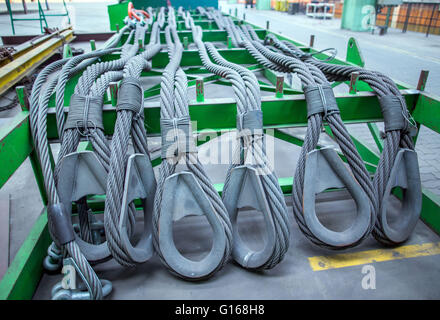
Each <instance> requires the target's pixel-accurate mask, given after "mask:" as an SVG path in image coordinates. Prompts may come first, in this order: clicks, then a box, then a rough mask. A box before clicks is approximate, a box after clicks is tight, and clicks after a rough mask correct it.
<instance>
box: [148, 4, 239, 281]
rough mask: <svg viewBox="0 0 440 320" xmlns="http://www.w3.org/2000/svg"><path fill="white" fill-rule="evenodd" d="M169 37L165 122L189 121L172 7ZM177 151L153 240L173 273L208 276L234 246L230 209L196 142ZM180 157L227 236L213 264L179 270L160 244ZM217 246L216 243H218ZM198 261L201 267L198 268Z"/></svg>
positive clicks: (169, 164) (163, 171)
mask: <svg viewBox="0 0 440 320" xmlns="http://www.w3.org/2000/svg"><path fill="white" fill-rule="evenodd" d="M165 37H166V42H167V47H168V56H169V59H170V62H169V63H168V65H167V66H166V68H165V70H164V72H163V75H162V81H161V90H160V103H161V121H162V122H166V121H168V122H169V121H173V123H177V122H179V121H182V120H183V121H184V122H185V123H187V124H189V121H190V118H189V109H188V97H187V78H186V75H185V73H184V72H183V70H182V69H181V68H180V66H179V65H180V61H181V58H182V52H183V47H182V44H181V42H180V40H179V37H178V34H177V30H176V22H175V17H174V12H173V10H169V12H168V26H167V27H166V28H165ZM189 128H190V125H189ZM162 130H164V128H162ZM188 131H189V132H187V134H188V139H193V138H192V132H191V131H190V130H188ZM189 143H191V141H189ZM164 148H166V146H165V145H163V144H162V149H163V152H164V151H167V150H165V149H164ZM189 149H191V150H189ZM176 151H177V153H178V154H177V155H175V156H173V157H172V158H164V159H163V160H162V163H161V166H160V169H159V178H158V185H157V190H156V196H155V201H154V214H153V230H154V231H155V232H154V233H153V235H154V236H153V243H154V245H155V248H156V252H157V253H158V255H159V257H160V258H161V261H162V262H163V264H164V265H165V266H166V267H167V268H168V269H169V270H170V271H171V272H172V273H174V274H175V275H177V276H179V277H181V278H183V279H185V280H202V279H207V278H209V277H211V276H212V275H213V274H214V273H216V272H217V271H219V270H220V269H221V268H222V267H223V266H224V265H225V264H226V263H227V262H228V259H229V257H230V254H231V249H232V226H231V223H230V221H229V217H228V214H227V211H226V208H225V206H224V204H223V202H222V200H221V198H220V196H219V194H218V192H217V191H216V190H215V188H214V187H213V184H212V182H211V180H210V179H209V177H208V176H207V175H206V173H205V171H204V168H203V166H202V164H201V163H200V161H199V159H198V156H197V149H196V147H195V145H194V147H193V148H191V147H188V148H187V150H176ZM179 160H182V161H184V162H185V164H186V167H187V169H188V171H185V172H190V173H192V174H193V176H194V178H195V179H196V181H197V183H198V184H199V186H200V187H201V190H202V192H203V193H204V196H205V197H206V199H207V200H208V201H209V204H210V207H211V209H212V210H213V211H212V212H213V217H211V218H214V221H212V220H209V218H208V221H210V224H211V227H212V228H214V227H215V226H216V229H217V228H220V230H219V233H220V234H222V235H223V237H224V238H225V243H224V247H221V248H220V250H222V251H221V253H220V254H219V256H220V258H219V257H218V256H215V258H216V259H215V260H214V261H212V262H211V263H210V264H209V266H206V265H205V266H204V265H201V263H204V260H202V261H200V263H198V262H195V261H191V260H190V261H191V262H190V264H189V267H187V268H183V267H182V268H179V269H178V270H177V268H175V266H174V267H173V266H172V265H170V261H169V258H168V259H167V257H166V256H165V255H164V253H165V252H164V251H163V250H164V248H162V246H161V245H160V243H161V242H160V229H159V225H160V219H161V215H162V214H163V212H162V211H161V204H162V200H163V193H164V192H165V189H164V185H165V182H166V179H167V178H168V177H170V176H171V175H173V174H174V172H175V170H176V166H177V163H178V162H179ZM214 242H215V240H214ZM213 245H215V243H214V244H213ZM211 252H212V250H211ZM209 256H210V255H208V257H209ZM218 258H219V259H218ZM217 259H218V260H217ZM183 261H188V259H186V258H184V257H183ZM197 264H198V265H200V266H199V267H195V265H197ZM194 268H195V269H194ZM196 269H197V271H196Z"/></svg>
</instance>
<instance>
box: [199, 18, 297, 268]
mask: <svg viewBox="0 0 440 320" xmlns="http://www.w3.org/2000/svg"><path fill="white" fill-rule="evenodd" d="M191 22H192V30H193V39H194V41H195V42H196V44H197V47H198V48H199V55H200V58H201V60H202V63H203V65H204V67H205V68H206V69H207V70H208V71H210V72H213V73H215V74H217V75H220V76H222V77H225V78H226V79H228V80H229V81H231V83H232V87H233V89H234V93H235V95H236V101H237V114H238V117H239V118H243V117H244V115H245V114H246V113H248V112H250V111H251V112H252V111H261V96H260V90H259V86H258V80H257V79H256V77H255V75H254V74H253V73H252V72H251V71H249V70H248V69H246V68H244V67H242V66H239V65H237V64H234V63H230V62H228V61H226V60H225V59H224V58H223V57H221V56H220V54H219V53H218V52H217V50H216V48H215V47H214V45H213V44H211V43H206V44H205V43H203V42H202V41H201V35H202V32H201V29H200V28H199V27H196V26H195V25H194V22H193V21H191ZM208 53H209V55H211V57H212V58H213V60H214V61H215V63H216V64H214V63H212V62H211V60H210V58H209V55H208ZM237 76H238V77H237ZM243 89H244V90H243ZM243 93H244V94H243ZM237 129H238V130H239V135H241V133H242V132H241V129H240V128H237ZM245 131H246V130H244V131H243V132H245ZM246 163H250V164H251V165H252V167H254V168H257V169H258V171H259V177H260V178H261V183H262V187H263V190H264V194H265V195H264V197H265V198H266V201H267V203H268V206H269V207H268V209H269V212H266V213H263V214H265V215H268V216H267V217H266V218H267V219H269V220H270V221H271V223H273V225H274V229H275V232H274V233H275V240H274V244H273V247H272V248H271V249H272V250H271V252H269V254H267V256H264V259H262V260H260V261H258V263H257V264H255V265H247V263H248V262H249V260H250V259H251V255H252V254H251V252H252V251H248V252H247V253H246V258H245V259H244V261H241V264H242V266H243V267H246V268H249V269H255V270H260V269H270V268H273V267H274V266H275V265H277V264H278V263H279V262H281V261H282V259H283V258H284V255H285V253H286V252H287V250H288V247H289V241H290V229H289V217H288V213H287V207H286V204H285V200H284V195H283V193H282V191H281V188H280V186H279V184H278V179H277V178H276V175H275V174H274V172H273V168H272V167H271V164H270V162H269V161H268V159H267V157H266V150H265V143H264V135H263V132H262V128H261V132H258V130H255V131H254V134H251V135H243V136H242V137H240V139H239V144H237V145H236V147H235V150H234V159H233V162H232V164H231V166H230V167H229V169H228V172H227V176H226V180H225V184H224V189H223V199H225V197H224V195H225V194H228V189H229V188H230V183H231V182H230V179H231V173H232V170H233V169H234V168H236V167H238V166H239V165H243V164H246ZM262 196H263V195H262ZM255 256H256V255H255ZM239 260H240V259H239Z"/></svg>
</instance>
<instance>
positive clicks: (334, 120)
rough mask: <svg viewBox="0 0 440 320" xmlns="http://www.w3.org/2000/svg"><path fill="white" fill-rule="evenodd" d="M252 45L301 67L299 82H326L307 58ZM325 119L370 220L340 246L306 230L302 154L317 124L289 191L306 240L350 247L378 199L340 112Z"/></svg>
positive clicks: (274, 58)
mask: <svg viewBox="0 0 440 320" xmlns="http://www.w3.org/2000/svg"><path fill="white" fill-rule="evenodd" d="M272 41H273V42H275V43H279V42H277V40H275V41H274V40H273V39H272ZM256 47H257V48H258V50H259V51H260V52H262V54H263V55H265V56H266V57H267V58H268V59H270V60H272V61H274V62H276V63H280V64H283V65H285V66H288V67H289V68H291V71H292V72H297V70H301V71H300V73H298V72H297V74H298V76H299V78H300V80H301V81H302V83H303V85H313V84H326V85H328V82H327V80H326V79H325V76H324V75H323V74H322V72H321V71H320V70H319V69H318V68H317V67H316V66H314V65H312V64H310V63H307V62H308V60H306V61H307V62H306V63H302V62H300V61H299V60H298V59H297V58H295V56H293V55H292V56H290V57H287V56H283V55H282V54H279V53H275V52H272V51H270V50H268V49H265V47H264V46H263V45H262V44H256ZM278 47H279V48H283V46H282V45H278ZM307 74H309V76H307ZM310 77H311V78H310ZM310 79H312V81H313V82H312V83H310V82H308V81H310ZM306 81H307V82H308V83H307V82H306ZM318 117H319V116H318ZM315 118H316V116H315V117H314V119H313V121H309V122H308V125H311V126H314V125H315V123H316V122H317V119H315ZM326 120H327V122H328V124H329V126H330V129H331V130H332V132H333V134H334V136H335V139H336V141H337V143H338V144H339V145H340V147H341V150H342V152H343V154H344V155H345V156H346V158H347V162H348V164H349V166H350V168H351V170H352V172H353V175H354V177H355V179H356V180H357V181H358V182H359V183H360V185H361V187H362V188H363V190H364V191H365V192H366V194H367V196H368V198H369V200H370V203H371V206H372V216H371V219H370V221H371V223H370V226H369V228H368V229H367V231H366V232H365V233H364V234H363V236H362V237H361V238H360V239H358V240H357V241H355V242H354V243H351V244H349V245H346V246H341V247H335V246H329V245H328V244H326V243H324V242H322V241H320V240H319V239H317V238H316V237H315V236H314V235H313V234H312V233H311V232H310V230H308V228H307V226H306V224H305V221H304V219H303V216H302V195H303V181H304V174H305V157H306V154H307V153H308V152H310V151H311V150H313V149H315V148H316V145H317V141H318V140H317V139H319V132H320V130H319V128H320V127H317V128H314V129H312V130H307V133H306V137H305V142H306V140H309V141H308V143H307V144H306V143H304V145H303V149H302V150H304V152H303V151H302V152H301V154H300V159H299V161H298V165H297V169H296V172H295V179H294V184H296V185H297V187H296V188H294V189H295V190H296V191H297V193H293V202H294V213H295V218H296V220H297V222H298V224H299V226H300V229H301V231H303V232H304V234H305V235H306V236H307V237H308V238H309V239H310V240H312V242H313V243H315V244H318V245H320V246H323V247H327V248H333V249H344V248H347V247H352V246H355V245H357V244H358V243H360V242H361V241H362V240H363V239H365V238H366V237H367V236H368V235H369V234H370V233H371V230H372V228H373V226H374V221H375V219H374V217H375V216H376V212H377V210H378V202H377V196H376V194H375V190H374V187H373V185H372V183H371V180H370V178H369V174H368V171H367V170H366V168H365V165H364V163H363V161H362V159H361V157H360V155H359V153H358V151H357V149H356V147H355V146H354V144H353V142H352V141H351V139H350V136H349V134H348V132H347V130H346V128H345V127H344V125H343V122H342V120H341V119H340V116H339V115H338V114H337V113H335V114H331V115H329V116H327V118H326ZM318 122H319V123H320V124H322V119H319V121H318ZM309 137H310V138H309ZM310 142H313V143H310Z"/></svg>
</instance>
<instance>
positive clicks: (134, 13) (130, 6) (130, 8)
mask: <svg viewBox="0 0 440 320" xmlns="http://www.w3.org/2000/svg"><path fill="white" fill-rule="evenodd" d="M137 13H142V14H143V15H144V16H145V17H146V18H147V19H148V18H149V17H150V15H149V14H148V13H147V12H145V11H144V10H138V9H135V8H134V6H133V3H132V2H129V3H128V17H129V18H130V19H132V18H135V19H136V20H138V21H140V20H141V18H140V17H139V16H138V15H137Z"/></svg>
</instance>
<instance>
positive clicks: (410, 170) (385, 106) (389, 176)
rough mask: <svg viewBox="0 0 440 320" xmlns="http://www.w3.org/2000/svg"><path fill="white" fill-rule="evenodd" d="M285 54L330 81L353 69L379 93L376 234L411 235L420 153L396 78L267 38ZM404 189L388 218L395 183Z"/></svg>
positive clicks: (385, 237)
mask: <svg viewBox="0 0 440 320" xmlns="http://www.w3.org/2000/svg"><path fill="white" fill-rule="evenodd" d="M266 40H268V41H270V42H271V43H273V45H274V46H275V47H276V48H278V49H279V50H281V51H282V52H283V53H284V54H286V55H289V56H294V57H298V58H300V59H302V60H304V61H305V62H307V63H309V64H311V65H313V66H316V67H317V68H318V69H319V70H321V71H322V72H323V73H324V74H325V76H326V77H327V79H328V80H329V81H347V80H349V79H350V75H351V74H352V73H353V72H358V73H359V80H362V81H364V82H366V83H367V84H368V85H369V86H370V87H371V88H372V89H373V91H374V92H375V94H376V95H377V96H378V99H379V104H380V106H381V109H382V114H383V117H384V129H385V130H384V131H385V132H384V134H383V139H384V143H383V151H382V154H381V157H380V160H379V163H378V166H377V170H376V172H375V175H374V179H373V184H374V187H375V191H376V195H377V197H378V203H379V211H378V215H377V221H376V225H375V228H374V230H373V236H374V237H375V238H376V239H377V240H378V241H380V242H381V243H383V244H385V245H398V244H399V243H402V242H404V241H406V240H407V239H408V237H409V236H410V235H411V233H412V231H413V230H414V228H415V226H416V224H417V221H418V219H419V216H420V211H421V205H422V193H421V182H420V173H419V169H418V161H417V154H416V152H415V151H414V143H413V139H412V135H413V134H415V132H416V130H417V129H416V126H415V123H414V120H413V119H412V116H411V114H410V113H409V111H408V109H407V106H406V102H405V99H404V97H403V96H402V94H401V93H400V91H399V89H398V88H397V86H396V84H395V83H394V81H392V80H391V79H390V78H389V77H387V76H385V75H384V74H382V73H379V72H375V71H369V70H366V69H363V68H360V67H356V66H345V65H335V64H329V63H325V62H323V61H320V60H317V59H315V58H314V57H312V56H311V55H310V54H306V53H304V52H302V51H301V50H300V49H298V48H297V47H295V46H294V45H293V44H292V43H290V42H287V41H280V40H278V39H277V38H275V37H273V36H268V38H267V39H266ZM397 186H399V187H401V188H403V189H405V192H404V194H403V196H402V198H403V199H402V209H401V213H400V215H399V219H398V221H396V222H395V223H394V224H393V225H391V224H390V223H389V222H388V218H387V214H388V212H389V207H390V192H391V191H392V190H393V188H394V187H397Z"/></svg>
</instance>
